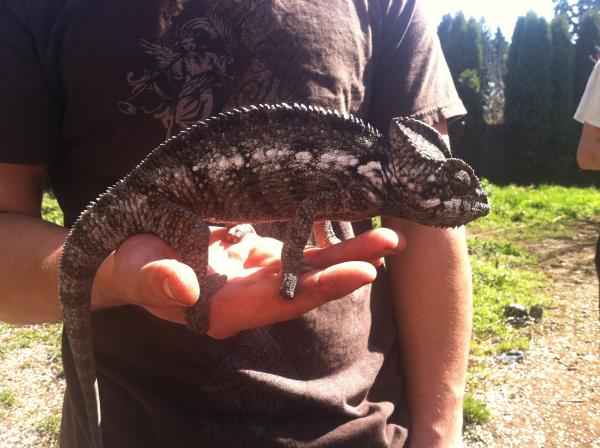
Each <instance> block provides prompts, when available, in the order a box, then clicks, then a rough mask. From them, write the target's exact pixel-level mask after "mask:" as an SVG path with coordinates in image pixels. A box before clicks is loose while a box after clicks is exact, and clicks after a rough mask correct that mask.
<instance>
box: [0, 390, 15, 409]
mask: <svg viewBox="0 0 600 448" xmlns="http://www.w3.org/2000/svg"><path fill="white" fill-rule="evenodd" d="M16 402H17V399H16V398H15V396H14V395H13V394H12V392H9V391H6V390H0V406H1V407H3V408H5V409H8V408H12V407H13V406H14V405H15V403H16Z"/></svg>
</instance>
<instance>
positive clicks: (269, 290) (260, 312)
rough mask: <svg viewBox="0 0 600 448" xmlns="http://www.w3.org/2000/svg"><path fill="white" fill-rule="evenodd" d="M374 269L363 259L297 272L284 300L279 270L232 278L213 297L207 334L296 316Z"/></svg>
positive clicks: (363, 280)
mask: <svg viewBox="0 0 600 448" xmlns="http://www.w3.org/2000/svg"><path fill="white" fill-rule="evenodd" d="M264 275H265V274H264V273H261V276H263V277H264ZM376 276H377V271H376V270H375V268H374V267H373V266H372V265H371V264H369V263H365V262H360V261H353V262H347V263H342V264H338V265H334V266H330V267H328V268H326V269H323V270H315V271H310V272H307V273H305V274H303V275H301V276H300V279H299V283H298V289H297V295H296V297H295V298H294V299H293V300H288V299H284V298H282V297H280V295H279V282H280V279H281V276H280V274H279V272H277V271H275V270H273V271H272V274H271V275H270V277H268V278H263V279H262V280H260V281H257V282H254V283H250V284H247V283H246V282H238V284H239V286H241V288H240V291H239V293H237V294H236V293H235V292H234V289H235V288H234V287H235V285H236V282H235V281H232V282H230V283H229V285H228V286H229V287H231V288H233V290H232V289H230V288H229V287H226V288H223V289H222V290H221V291H219V292H218V293H217V294H216V295H215V296H214V298H213V301H212V304H211V311H210V328H209V331H208V335H209V336H211V337H213V338H215V339H224V338H228V337H231V336H233V335H235V334H236V333H238V332H239V331H241V330H245V329H250V328H256V327H261V326H264V325H270V324H273V323H276V322H282V321H285V320H289V319H293V318H295V317H298V316H300V315H302V314H304V313H306V312H307V311H310V310H312V309H314V308H316V307H318V306H321V305H323V304H324V303H326V302H329V301H331V300H336V299H339V298H341V297H344V296H346V295H348V294H349V293H351V292H352V291H354V290H356V289H358V288H360V287H362V286H364V285H366V284H368V283H371V282H372V281H373V280H375V277H376Z"/></svg>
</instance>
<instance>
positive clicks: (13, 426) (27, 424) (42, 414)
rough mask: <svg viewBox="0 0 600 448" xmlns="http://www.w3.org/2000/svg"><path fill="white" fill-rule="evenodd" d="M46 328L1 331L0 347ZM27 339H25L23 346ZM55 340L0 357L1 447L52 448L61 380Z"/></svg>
mask: <svg viewBox="0 0 600 448" xmlns="http://www.w3.org/2000/svg"><path fill="white" fill-rule="evenodd" d="M47 327H49V326H42V325H40V326H35V327H18V328H13V329H11V330H9V331H6V330H5V331H3V332H2V334H1V335H0V347H2V346H3V344H5V343H7V342H8V341H11V340H12V341H14V340H15V339H16V338H21V340H22V339H23V334H24V333H25V332H28V331H30V329H31V328H36V329H38V330H40V331H41V332H44V331H45V330H46V328H47ZM26 342H27V340H26V339H25V340H24V344H25V343H26ZM57 342H58V341H47V342H36V343H34V344H32V345H31V346H28V347H23V348H17V349H13V350H10V351H7V352H6V353H3V354H2V356H0V391H1V392H3V393H4V394H5V395H3V396H4V397H7V396H8V397H11V398H12V399H13V400H14V402H13V403H11V402H10V401H8V400H7V399H6V398H5V399H4V400H3V401H2V405H1V406H0V447H2V448H54V447H58V445H57V444H56V443H55V439H56V435H57V430H58V424H59V421H60V412H61V409H62V394H63V391H64V381H63V379H62V366H61V364H60V361H59V360H56V359H54V357H55V356H56V343H57Z"/></svg>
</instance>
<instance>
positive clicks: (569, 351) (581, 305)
mask: <svg viewBox="0 0 600 448" xmlns="http://www.w3.org/2000/svg"><path fill="white" fill-rule="evenodd" d="M599 229H600V220H596V221H595V222H591V223H588V224H586V225H582V226H581V227H580V228H579V229H578V232H576V233H575V234H574V235H573V236H572V237H570V238H564V239H556V240H545V241H543V242H542V243H541V244H539V245H536V246H535V247H531V249H532V251H533V252H534V253H535V254H536V255H537V257H538V259H539V260H542V263H541V264H540V267H541V268H542V269H543V270H544V272H545V273H546V275H548V277H549V278H550V280H551V282H552V285H551V290H550V291H548V293H549V294H550V295H551V296H552V297H553V298H554V300H553V304H552V306H551V307H549V308H548V309H546V311H545V315H546V317H545V318H544V319H543V321H542V324H541V325H542V328H541V329H538V330H541V331H536V334H541V335H540V336H534V338H533V340H532V343H531V346H530V350H528V352H527V353H526V355H525V358H524V360H523V362H520V363H512V364H508V365H506V364H499V363H498V362H495V365H494V366H493V369H492V372H493V373H492V375H491V377H490V378H489V381H487V387H485V391H482V392H481V394H480V396H479V397H478V398H480V399H482V400H484V401H485V402H486V403H487V406H488V409H489V410H490V411H491V413H492V421H491V422H490V423H488V424H486V425H483V426H477V427H472V428H469V429H468V430H467V432H466V437H465V438H466V443H465V445H466V446H467V447H468V448H484V447H485V448H494V447H503V448H508V447H522V448H525V447H535V448H554V447H556V448H558V447H561V448H566V447H586V448H589V447H593V448H600V359H599V354H600V346H599V344H600V325H599V320H598V283H597V280H596V277H595V271H594V269H593V257H594V245H595V241H596V238H597V232H598V230H599Z"/></svg>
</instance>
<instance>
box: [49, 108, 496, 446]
mask: <svg viewBox="0 0 600 448" xmlns="http://www.w3.org/2000/svg"><path fill="white" fill-rule="evenodd" d="M488 211H489V205H488V203H487V198H486V196H485V194H484V192H483V189H482V188H481V185H480V183H479V181H478V180H477V178H476V177H475V175H474V174H473V171H472V170H471V168H470V167H469V166H468V165H466V164H465V163H464V162H463V161H461V160H459V159H454V158H452V156H451V154H450V151H449V150H448V148H447V147H446V145H445V144H444V142H443V140H442V138H441V136H440V135H439V134H438V133H437V132H436V131H435V130H434V129H433V128H431V127H429V126H427V125H425V124H423V123H421V122H419V121H417V120H413V119H408V118H406V119H394V120H393V121H392V123H391V126H390V135H389V139H387V138H384V137H383V136H382V135H381V134H380V133H379V132H378V131H376V130H375V129H373V128H372V127H371V126H369V125H366V124H364V123H363V122H362V121H361V120H359V119H357V118H355V117H348V116H342V115H340V114H339V113H337V112H333V111H326V110H324V109H322V108H313V107H306V106H303V105H294V106H289V105H287V104H278V105H275V106H267V105H260V106H257V107H254V106H253V107H251V108H249V109H243V110H236V111H232V112H228V113H224V114H220V115H219V116H217V117H214V118H210V119H208V120H205V121H203V122H200V123H198V124H197V125H195V126H192V127H191V128H189V129H187V130H185V131H183V132H181V133H180V134H179V135H177V136H176V137H174V138H172V139H170V140H168V141H166V142H165V143H163V144H162V145H160V146H159V147H157V148H156V149H155V150H154V151H152V152H151V153H150V154H149V155H148V156H147V157H146V159H144V161H142V163H140V164H139V165H138V166H137V167H136V168H135V169H134V170H133V171H132V172H131V173H130V174H129V175H127V176H126V177H125V178H124V179H122V180H120V181H119V182H118V183H117V184H116V185H114V186H113V187H112V188H110V189H109V190H108V191H107V192H106V193H104V194H102V195H101V196H100V197H99V198H98V199H97V200H96V201H95V202H93V203H91V204H90V205H89V206H88V208H87V209H86V210H85V211H84V212H83V213H82V214H81V216H80V217H79V219H78V220H77V222H76V223H75V225H74V226H73V228H72V230H71V232H70V233H69V236H68V238H67V240H66V242H65V246H64V251H63V255H62V258H61V263H60V288H59V294H60V300H61V303H62V306H63V312H64V323H65V328H66V331H67V335H68V338H69V342H70V345H71V350H72V353H73V359H74V362H75V367H76V370H77V372H78V375H79V381H80V383H81V387H82V391H83V394H84V398H85V402H86V412H87V414H88V422H89V425H90V430H91V434H92V444H93V446H94V448H101V447H102V437H101V429H100V425H99V417H100V412H99V406H98V403H99V400H98V395H97V387H95V381H96V374H95V365H94V354H93V349H92V335H91V312H90V295H91V288H92V282H93V279H94V276H95V274H96V271H97V270H98V267H99V266H100V264H101V263H102V261H103V260H104V259H105V258H106V257H107V256H108V255H109V254H110V253H111V252H112V251H113V250H114V249H115V248H116V247H117V246H118V245H119V244H120V243H121V242H122V241H123V240H125V239H126V238H128V237H129V236H131V235H134V234H137V233H142V232H150V233H154V234H156V235H158V236H159V237H160V238H162V239H163V240H165V241H166V242H167V243H168V244H170V245H171V246H172V247H173V248H174V249H175V250H177V251H178V252H179V254H180V255H181V258H182V261H183V262H184V263H186V264H188V265H189V266H191V267H192V268H193V269H194V271H195V272H196V275H197V276H198V279H199V283H200V290H201V296H200V298H199V300H198V302H197V303H196V305H194V306H193V307H191V308H189V309H188V310H187V311H186V319H187V322H188V326H189V327H190V328H191V329H192V330H193V331H196V332H200V333H205V332H206V331H207V329H208V303H209V301H208V300H207V299H208V298H209V297H210V295H212V294H213V293H214V292H215V291H216V290H217V289H218V288H220V287H221V286H222V285H223V283H224V281H225V280H226V279H225V277H224V276H220V275H218V274H217V275H211V276H207V275H206V270H207V263H208V250H207V247H208V242H209V236H210V233H209V227H208V225H209V224H211V223H221V224H231V225H234V224H239V223H246V222H250V223H261V222H274V221H289V227H288V229H289V230H288V235H287V238H286V239H285V241H284V246H283V250H282V266H283V267H282V270H283V272H282V283H281V290H280V291H281V295H282V296H284V297H287V298H292V297H293V296H294V291H295V288H296V283H297V279H298V275H299V272H300V270H301V268H302V267H303V263H302V254H303V248H304V246H305V244H306V242H307V240H308V238H309V236H310V232H311V228H312V225H313V223H314V222H318V223H323V222H327V221H330V220H342V221H353V220H361V219H367V218H371V217H373V216H393V217H400V218H405V219H408V220H411V221H415V222H418V223H421V224H425V225H430V226H437V227H454V226H460V225H463V224H466V223H467V222H469V221H471V220H473V219H476V218H478V217H481V216H484V215H486V214H487V213H488ZM315 230H316V231H315V234H316V235H317V236H318V237H319V240H320V243H321V244H327V243H328V242H331V241H332V240H333V239H334V237H333V235H331V232H329V231H328V230H327V227H323V226H322V225H319V226H318V227H317V228H316V229H315Z"/></svg>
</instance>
